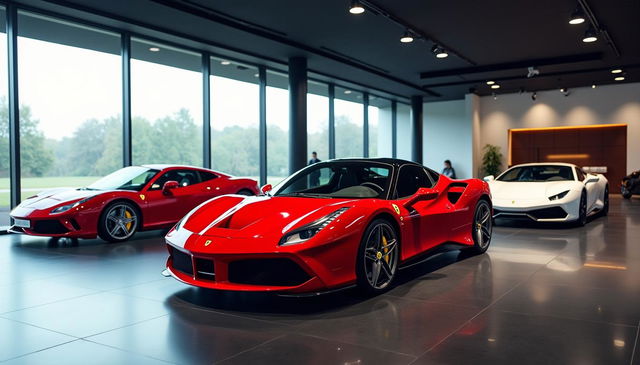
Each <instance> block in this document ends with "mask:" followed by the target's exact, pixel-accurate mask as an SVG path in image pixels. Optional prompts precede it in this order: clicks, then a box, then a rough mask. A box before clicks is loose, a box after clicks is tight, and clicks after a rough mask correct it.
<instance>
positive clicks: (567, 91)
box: [560, 87, 571, 96]
mask: <svg viewBox="0 0 640 365" xmlns="http://www.w3.org/2000/svg"><path fill="white" fill-rule="evenodd" d="M560 92H561V93H562V95H564V96H569V94H571V93H570V92H569V89H567V88H566V87H563V88H561V89H560Z"/></svg>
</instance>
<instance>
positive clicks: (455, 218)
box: [163, 159, 492, 295]
mask: <svg viewBox="0 0 640 365" xmlns="http://www.w3.org/2000/svg"><path fill="white" fill-rule="evenodd" d="M262 192H263V193H264V194H263V195H261V196H254V197H241V196H222V197H218V198H215V199H212V200H210V201H208V202H207V203H205V204H203V205H201V206H199V207H198V208H196V209H194V210H192V211H191V212H190V213H189V214H187V215H186V216H185V217H184V218H183V219H182V220H181V221H180V222H179V223H178V224H177V225H176V226H175V227H174V228H172V229H171V231H169V233H168V234H167V236H166V240H167V246H168V249H169V255H170V256H169V259H168V260H167V269H166V270H165V271H164V272H163V275H165V276H169V275H171V276H173V277H174V278H176V279H178V280H179V281H182V282H184V283H187V284H191V285H195V286H200V287H205V288H212V289H224V290H237V291H276V292H280V294H288V295H294V294H295V295H303V293H304V295H308V294H310V293H312V294H314V293H318V292H324V291H331V290H334V289H338V288H342V287H348V286H351V285H354V284H357V285H358V286H360V287H361V288H363V289H364V290H366V291H369V292H373V293H376V292H380V291H383V290H385V289H386V288H388V287H389V286H390V285H391V284H392V282H393V280H394V278H395V277H396V273H397V271H398V268H399V267H402V266H407V265H411V264H414V263H417V262H420V261H422V260H423V259H425V258H426V257H427V256H429V254H431V253H434V252H435V251H438V250H440V249H442V248H445V247H446V248H451V247H455V248H458V249H469V250H471V251H475V252H478V253H482V252H484V251H486V250H487V248H488V246H489V242H490V240H491V232H492V231H491V230H492V222H491V215H492V211H491V210H492V207H491V195H490V192H489V187H488V185H487V183H485V182H484V181H481V180H478V179H469V180H451V179H449V178H447V177H446V176H443V175H440V174H438V173H436V172H434V171H433V170H430V169H428V168H425V167H424V166H421V165H418V164H416V163H413V162H407V161H402V160H397V159H339V160H331V161H326V162H320V163H316V164H313V165H311V166H308V167H306V168H304V169H302V170H300V171H298V172H297V173H295V174H293V175H292V176H290V177H289V178H287V179H286V180H284V181H283V182H281V183H280V184H278V185H277V186H276V187H275V188H273V189H271V186H269V185H267V186H265V187H263V188H262Z"/></svg>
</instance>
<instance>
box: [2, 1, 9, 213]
mask: <svg viewBox="0 0 640 365" xmlns="http://www.w3.org/2000/svg"><path fill="white" fill-rule="evenodd" d="M6 18H7V17H6V11H5V9H4V8H3V7H0V226H7V225H9V210H10V209H9V208H10V206H11V195H10V192H11V190H10V189H11V184H10V183H9V174H10V172H9V169H10V167H9V164H10V160H9V108H8V101H7V85H8V80H7V77H8V72H9V70H8V67H7V34H6V33H5V29H6V25H7V24H6Z"/></svg>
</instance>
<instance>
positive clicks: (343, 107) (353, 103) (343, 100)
mask: <svg viewBox="0 0 640 365" xmlns="http://www.w3.org/2000/svg"><path fill="white" fill-rule="evenodd" d="M335 128H336V158H339V157H362V155H363V152H364V149H363V140H364V137H363V133H364V132H363V131H364V106H363V104H362V93H360V92H356V91H353V90H350V89H343V88H341V87H336V95H335Z"/></svg>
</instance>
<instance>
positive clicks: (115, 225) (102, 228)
mask: <svg viewBox="0 0 640 365" xmlns="http://www.w3.org/2000/svg"><path fill="white" fill-rule="evenodd" d="M139 222H140V211H139V210H138V207H136V206H135V205H134V204H133V203H129V202H127V201H117V202H114V203H111V204H109V205H108V206H107V207H106V208H104V210H103V211H102V214H100V220H99V221H98V236H99V237H100V238H102V239H103V240H105V241H107V242H123V241H126V240H128V239H129V238H131V237H133V235H134V234H135V233H136V231H137V230H138V225H139Z"/></svg>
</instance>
